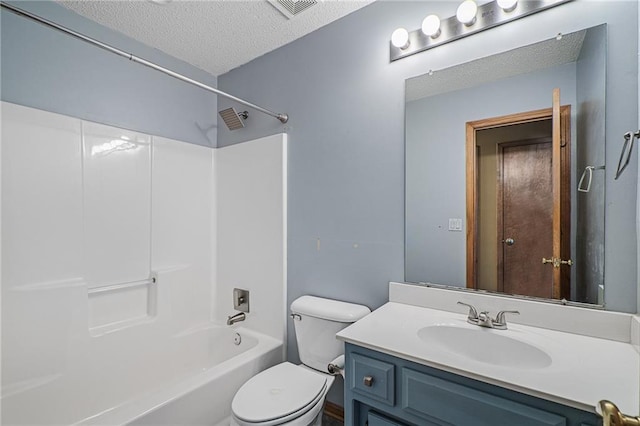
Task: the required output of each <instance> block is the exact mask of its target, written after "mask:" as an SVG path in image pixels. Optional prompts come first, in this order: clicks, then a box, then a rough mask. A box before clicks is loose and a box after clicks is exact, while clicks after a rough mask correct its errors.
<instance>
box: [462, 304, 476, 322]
mask: <svg viewBox="0 0 640 426" xmlns="http://www.w3.org/2000/svg"><path fill="white" fill-rule="evenodd" d="M458 305H463V306H466V307H467V308H469V314H468V315H467V319H470V320H477V319H478V311H477V310H476V308H475V307H474V306H473V305H470V304H468V303H464V302H458Z"/></svg>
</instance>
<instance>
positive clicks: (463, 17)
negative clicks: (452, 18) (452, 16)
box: [456, 0, 478, 27]
mask: <svg viewBox="0 0 640 426" xmlns="http://www.w3.org/2000/svg"><path fill="white" fill-rule="evenodd" d="M477 14H478V5H477V4H476V2H475V1H473V0H464V1H463V2H462V3H460V6H458V10H457V11H456V18H458V21H460V22H462V23H463V24H465V25H466V26H467V27H470V26H471V25H473V24H475V23H476V15H477Z"/></svg>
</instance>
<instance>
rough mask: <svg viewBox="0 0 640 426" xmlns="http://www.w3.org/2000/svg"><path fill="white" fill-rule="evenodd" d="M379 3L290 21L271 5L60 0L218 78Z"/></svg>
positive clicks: (313, 10) (338, 1)
mask: <svg viewBox="0 0 640 426" xmlns="http://www.w3.org/2000/svg"><path fill="white" fill-rule="evenodd" d="M372 1H373V0H324V1H322V0H320V1H318V4H316V5H314V6H312V7H310V8H309V9H307V10H305V11H304V12H302V13H300V14H298V15H296V16H295V17H294V18H293V19H287V18H286V17H285V16H284V15H282V13H280V12H279V11H278V10H276V9H275V7H273V6H272V5H271V4H269V3H268V2H267V1H266V0H209V1H202V0H200V1H194V0H174V1H172V2H170V3H168V4H165V5H160V4H155V3H152V2H150V1H146V0H128V1H113V0H71V1H67V0H62V1H61V0H58V2H59V3H60V4H62V5H63V6H65V7H67V8H69V9H71V10H73V11H74V12H76V13H78V14H80V15H82V16H85V17H86V18H89V19H91V20H93V21H95V22H98V23H99V24H102V25H104V26H106V27H109V28H111V29H113V30H116V31H119V32H121V33H123V34H125V35H127V36H129V37H131V38H133V39H135V40H138V41H140V42H142V43H144V44H146V45H148V46H151V47H154V48H156V49H158V50H161V51H163V52H165V53H167V54H169V55H171V56H174V57H176V58H178V59H181V60H183V61H185V62H188V63H190V64H191V65H194V66H196V67H198V68H200V69H203V70H205V71H207V72H209V73H211V74H213V75H216V76H218V75H220V74H224V73H225V72H227V71H229V70H232V69H233V68H236V67H238V66H240V65H242V64H245V63H247V62H249V61H251V60H252V59H255V58H257V57H259V56H262V55H264V54H265V53H268V52H270V51H272V50H274V49H277V48H278V47H280V46H283V45H285V44H287V43H289V42H291V41H293V40H296V39H298V38H300V37H302V36H304V35H306V34H308V33H310V32H312V31H314V30H317V29H318V28H320V27H322V26H324V25H327V24H329V23H330V22H332V21H335V20H336V19H339V18H341V17H343V16H345V15H347V14H349V13H351V12H353V11H355V10H357V9H359V8H361V7H363V6H366V5H367V4H369V3H371V2H372Z"/></svg>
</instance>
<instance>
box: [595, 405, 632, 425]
mask: <svg viewBox="0 0 640 426" xmlns="http://www.w3.org/2000/svg"><path fill="white" fill-rule="evenodd" d="M599 404H600V415H602V420H603V426H640V417H631V416H625V415H624V414H622V413H621V412H620V410H619V409H618V407H616V405H615V404H614V403H613V402H611V401H607V400H602V401H600V403H599Z"/></svg>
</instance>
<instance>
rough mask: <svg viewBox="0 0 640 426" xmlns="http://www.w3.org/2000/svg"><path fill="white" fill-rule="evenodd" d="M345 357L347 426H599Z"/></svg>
mask: <svg viewBox="0 0 640 426" xmlns="http://www.w3.org/2000/svg"><path fill="white" fill-rule="evenodd" d="M345 354H346V363H345V373H346V374H345V425H347V426H356V425H357V426H365V425H368V426H404V425H425V426H427V425H429V426H430V425H434V426H436V425H437V426H442V425H447V426H450V425H455V426H467V425H469V426H598V425H602V421H601V420H600V419H599V417H598V416H597V415H596V414H594V413H589V412H586V411H582V410H578V409H575V408H572V407H567V406H564V405H561V404H557V403H554V402H550V401H547V400H543V399H539V398H535V397H532V396H529V395H524V394H521V393H519V392H515V391H511V390H507V389H504V388H501V387H499V386H494V385H490V384H487V383H483V382H480V381H477V380H473V379H469V378H466V377H462V376H459V375H456V374H452V373H449V372H446V371H442V370H438V369H435V368H431V367H427V366H424V365H421V364H417V363H414V362H411V361H407V360H404V359H401V358H397V357H394V356H391V355H387V354H384V353H381V352H377V351H373V350H371V349H367V348H363V347H360V346H357V345H353V344H350V343H347V344H346V350H345ZM541 374H543V373H541Z"/></svg>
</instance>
